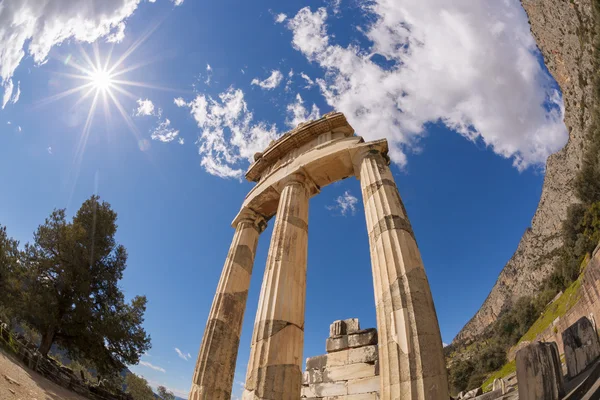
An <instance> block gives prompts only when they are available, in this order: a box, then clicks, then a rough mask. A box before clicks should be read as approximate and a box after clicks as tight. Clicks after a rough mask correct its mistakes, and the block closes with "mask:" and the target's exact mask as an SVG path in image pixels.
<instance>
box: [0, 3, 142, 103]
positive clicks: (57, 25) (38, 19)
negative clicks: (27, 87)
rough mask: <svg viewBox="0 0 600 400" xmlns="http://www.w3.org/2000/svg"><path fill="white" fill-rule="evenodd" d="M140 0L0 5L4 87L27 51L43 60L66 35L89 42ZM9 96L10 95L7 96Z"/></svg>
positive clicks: (0, 77) (39, 61)
mask: <svg viewBox="0 0 600 400" xmlns="http://www.w3.org/2000/svg"><path fill="white" fill-rule="evenodd" d="M139 2H140V0H103V1H97V2H94V3H93V4H91V3H90V2H89V1H73V0H53V1H47V0H45V1H39V0H18V1H3V2H2V3H1V5H0V10H1V12H0V83H2V84H3V86H4V88H5V95H4V96H5V97H6V89H7V86H6V85H7V82H9V80H10V79H11V78H12V76H13V74H14V72H15V70H16V69H17V67H18V66H19V64H20V63H21V60H22V59H23V57H25V55H26V53H28V54H29V55H30V56H31V57H32V58H33V61H34V62H35V63H36V64H38V65H39V64H43V63H44V62H45V61H46V58H47V57H48V53H49V52H50V49H51V48H52V47H53V46H55V45H57V44H60V43H62V42H64V41H66V40H68V39H75V40H78V41H83V42H89V43H91V42H93V41H95V40H96V39H98V38H99V37H103V36H108V35H110V34H111V32H114V30H115V29H116V30H117V32H118V31H119V29H120V24H122V23H124V21H125V20H126V18H127V17H129V16H130V15H132V14H133V12H134V11H135V9H136V8H137V6H138V4H139ZM9 98H10V97H9Z"/></svg>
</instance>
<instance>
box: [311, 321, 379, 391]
mask: <svg viewBox="0 0 600 400" xmlns="http://www.w3.org/2000/svg"><path fill="white" fill-rule="evenodd" d="M326 349H327V354H324V355H321V356H316V357H311V358H308V359H307V360H306V371H305V372H304V376H303V382H302V399H307V400H317V399H325V400H333V399H335V400H377V399H378V398H379V387H380V383H379V354H378V348H377V330H376V329H374V328H371V329H360V325H359V322H358V319H356V318H352V319H346V320H343V321H335V322H334V323H333V324H331V327H330V330H329V337H328V338H327V342H326Z"/></svg>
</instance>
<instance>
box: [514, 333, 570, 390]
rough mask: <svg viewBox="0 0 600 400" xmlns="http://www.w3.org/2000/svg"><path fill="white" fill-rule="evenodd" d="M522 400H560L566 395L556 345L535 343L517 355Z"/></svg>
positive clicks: (552, 343)
mask: <svg viewBox="0 0 600 400" xmlns="http://www.w3.org/2000/svg"><path fill="white" fill-rule="evenodd" d="M516 364H517V380H518V382H519V399H520V400H559V399H561V398H562V396H563V395H564V387H563V379H562V371H561V366H560V358H559V355H558V346H557V345H556V343H554V342H551V343H544V342H533V343H531V344H529V345H528V346H526V347H524V348H522V349H520V350H519V351H518V352H517V355H516Z"/></svg>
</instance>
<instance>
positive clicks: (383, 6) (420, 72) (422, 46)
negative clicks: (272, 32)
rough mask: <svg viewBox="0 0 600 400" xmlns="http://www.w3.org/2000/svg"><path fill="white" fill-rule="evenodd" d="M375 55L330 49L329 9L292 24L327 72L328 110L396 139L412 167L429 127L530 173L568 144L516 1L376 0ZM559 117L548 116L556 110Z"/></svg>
mask: <svg viewBox="0 0 600 400" xmlns="http://www.w3.org/2000/svg"><path fill="white" fill-rule="evenodd" d="M363 7H364V10H365V11H366V12H368V13H370V14H371V15H372V16H373V17H374V18H373V19H372V20H373V21H374V22H373V23H372V24H371V25H369V26H367V27H365V28H362V29H361V31H362V32H364V33H365V35H366V37H367V39H369V40H370V42H372V43H373V45H372V46H371V48H368V49H361V48H359V47H358V46H357V45H355V44H352V45H349V46H348V47H342V46H339V45H336V44H333V43H331V41H332V37H330V36H329V35H328V33H327V26H326V19H327V11H326V9H325V8H320V9H318V10H316V11H315V12H312V11H311V10H310V8H308V7H306V8H303V9H301V10H300V11H299V12H298V13H297V14H296V16H295V17H294V18H293V19H291V20H289V22H288V27H289V29H291V30H292V31H293V42H292V43H293V46H294V47H295V48H296V49H297V50H299V51H301V52H302V53H303V54H304V55H305V56H306V57H307V59H308V60H310V61H312V62H316V63H317V64H318V65H319V66H320V67H322V68H323V69H324V70H325V77H324V78H323V79H317V83H318V85H319V88H320V90H321V92H322V94H323V95H324V97H325V99H326V101H327V103H328V104H329V105H331V106H332V107H333V108H335V109H336V110H338V111H341V112H343V113H345V114H346V117H347V118H348V119H349V121H350V123H351V124H352V125H353V126H354V128H355V129H356V131H357V133H358V134H359V135H362V136H364V137H365V139H366V140H373V139H378V138H383V137H385V138H387V139H388V141H389V143H390V156H391V158H392V160H393V161H394V162H396V163H397V164H399V165H401V166H404V165H405V164H406V153H407V152H409V151H411V150H418V142H419V139H420V138H421V137H422V136H423V135H424V134H425V131H426V124H428V123H436V122H443V123H444V124H445V125H446V126H448V127H449V128H450V129H452V130H454V131H456V132H458V133H460V134H461V135H463V136H464V137H466V138H467V139H469V140H471V141H476V140H482V141H483V142H484V143H485V144H486V145H487V146H489V147H490V148H492V149H493V151H494V152H496V153H497V154H499V155H501V156H503V157H506V158H511V159H512V160H513V165H514V166H515V167H516V168H518V169H519V170H522V169H524V168H527V167H528V166H530V165H542V164H543V163H544V162H545V160H546V158H547V157H548V155H550V154H551V153H553V152H555V151H557V150H559V149H560V148H561V147H562V146H563V145H564V144H565V143H566V140H567V136H568V135H567V132H566V129H565V126H564V124H563V122H562V107H563V106H562V99H560V97H559V93H558V92H557V91H556V90H554V89H553V88H552V87H551V84H552V83H551V82H552V81H551V78H550V77H549V76H548V74H546V73H545V72H544V70H543V69H542V67H541V66H540V65H539V63H538V60H537V59H536V53H535V52H536V46H535V42H534V40H533V38H532V37H531V34H530V32H529V25H528V22H527V16H526V15H525V12H524V11H523V9H522V7H521V6H520V4H519V2H518V1H517V0H505V1H497V0H481V1H477V2H473V1H471V0H455V1H452V2H448V1H446V0H405V1H402V2H398V1H397V0H376V1H372V2H368V3H367V5H365V6H363ZM548 109H549V110H550V111H547V110H548Z"/></svg>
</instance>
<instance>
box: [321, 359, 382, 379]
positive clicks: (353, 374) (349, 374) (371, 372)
mask: <svg viewBox="0 0 600 400" xmlns="http://www.w3.org/2000/svg"><path fill="white" fill-rule="evenodd" d="M371 376H375V365H374V364H366V363H359V364H349V365H342V366H339V367H327V368H325V369H324V370H323V381H324V382H336V381H347V380H349V379H358V378H366V377H371Z"/></svg>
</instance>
